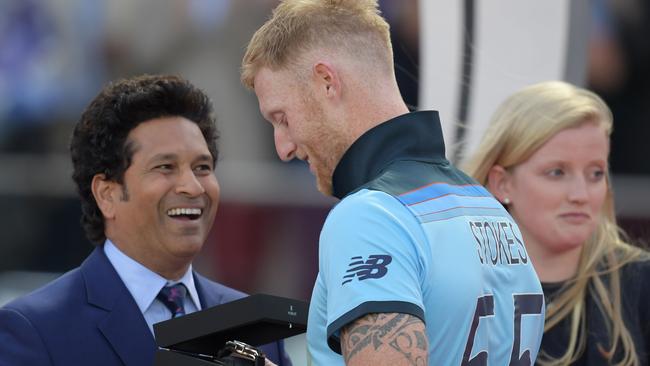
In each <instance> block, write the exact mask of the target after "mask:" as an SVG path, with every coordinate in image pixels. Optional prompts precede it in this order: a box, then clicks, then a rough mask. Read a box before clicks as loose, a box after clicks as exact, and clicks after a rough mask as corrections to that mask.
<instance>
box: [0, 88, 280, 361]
mask: <svg viewBox="0 0 650 366" xmlns="http://www.w3.org/2000/svg"><path fill="white" fill-rule="evenodd" d="M217 135H218V133H217V130H216V126H215V123H214V118H213V116H212V106H211V103H210V101H209V99H208V98H207V96H206V95H205V94H204V93H203V92H202V91H201V90H199V89H197V88H196V87H194V86H193V85H191V84H190V83H188V82H187V81H185V80H183V79H181V78H178V77H173V76H141V77H135V78H132V79H126V80H121V81H119V82H116V83H113V84H110V85H109V86H107V87H106V88H105V89H104V90H102V92H101V93H100V94H99V95H98V96H97V97H96V98H95V99H94V100H93V101H92V102H91V104H90V105H89V106H88V108H87V109H86V111H85V112H84V113H83V115H82V117H81V120H80V121H79V123H78V124H77V125H76V127H75V129H74V133H73V136H72V142H71V145H70V152H71V155H72V162H73V166H74V173H73V179H74V181H75V183H76V185H77V189H78V192H79V195H80V197H81V201H82V211H83V215H82V223H83V226H84V229H85V231H86V235H87V237H88V238H89V239H90V240H91V241H92V242H93V243H95V244H96V246H97V248H96V249H95V250H94V251H93V252H92V254H90V256H89V257H88V258H87V259H86V260H85V261H84V262H83V264H81V266H80V267H79V268H77V269H74V270H72V271H70V272H68V273H66V274H64V275H63V276H61V277H60V278H59V279H57V280H55V281H53V282H52V283H50V284H48V285H46V286H45V287H43V288H40V289H38V290H36V291H35V292H33V293H31V294H29V295H26V296H24V297H22V298H19V299H17V300H15V301H13V302H11V303H9V304H7V305H6V306H5V307H3V308H2V309H0V365H2V366H5V365H66V366H69V365H91V364H92V365H96V366H97V365H133V366H143V365H151V364H152V363H153V357H154V352H155V350H156V349H157V346H156V344H155V341H154V337H153V333H152V332H153V330H152V329H153V324H154V323H157V322H160V321H163V320H167V319H170V318H172V317H177V316H182V315H184V314H186V313H191V312H194V311H198V310H201V309H204V308H207V307H211V306H215V305H218V304H222V303H225V302H228V301H232V300H235V299H237V298H240V297H242V296H244V295H243V294H242V293H240V292H238V291H236V290H233V289H230V288H227V287H225V286H223V285H220V284H218V283H215V282H212V281H210V280H208V279H206V278H204V277H202V276H200V275H199V274H197V273H196V272H194V271H193V270H192V264H191V263H192V260H193V259H194V257H195V256H196V255H197V254H198V253H199V251H200V250H201V248H202V246H203V244H204V242H205V240H206V237H207V235H208V232H209V231H210V228H211V227H212V224H213V222H214V217H215V213H216V211H217V206H218V203H219V184H218V182H217V178H216V176H215V174H214V166H215V162H216V159H217V153H218V151H217V146H216V139H217ZM262 348H263V350H264V351H265V352H266V355H267V357H268V358H269V359H271V360H272V361H273V362H275V363H277V364H278V365H289V364H290V361H289V360H288V357H287V355H286V353H285V352H284V348H283V346H282V344H281V343H274V344H271V345H267V346H264V347H262Z"/></svg>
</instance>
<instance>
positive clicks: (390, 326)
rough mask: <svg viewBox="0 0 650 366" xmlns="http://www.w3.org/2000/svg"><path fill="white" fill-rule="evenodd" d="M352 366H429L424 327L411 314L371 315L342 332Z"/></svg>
mask: <svg viewBox="0 0 650 366" xmlns="http://www.w3.org/2000/svg"><path fill="white" fill-rule="evenodd" d="M341 349H342V352H343V357H344V359H345V363H346V365H348V366H362V365H372V366H379V365H391V366H396V365H427V355H428V349H429V347H428V340H427V337H426V332H425V327H424V323H423V322H422V321H421V320H420V319H419V318H417V317H414V316H412V315H409V314H401V313H388V314H368V315H366V316H364V317H362V318H359V319H357V320H356V321H354V322H353V323H351V324H349V325H347V326H346V327H345V328H343V330H342V331H341Z"/></svg>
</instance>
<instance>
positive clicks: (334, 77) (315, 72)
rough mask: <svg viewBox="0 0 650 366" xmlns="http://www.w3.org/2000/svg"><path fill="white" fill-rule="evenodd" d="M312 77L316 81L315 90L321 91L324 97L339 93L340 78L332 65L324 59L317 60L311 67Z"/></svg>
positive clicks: (338, 94) (335, 95)
mask: <svg viewBox="0 0 650 366" xmlns="http://www.w3.org/2000/svg"><path fill="white" fill-rule="evenodd" d="M312 78H313V80H314V82H315V83H316V88H317V92H321V91H322V92H323V93H324V94H323V95H325V96H326V97H328V98H332V97H338V96H340V95H341V80H340V78H339V74H338V73H337V72H336V69H334V67H333V65H332V64H330V63H329V62H326V61H318V62H316V63H315V64H314V67H313V68H312Z"/></svg>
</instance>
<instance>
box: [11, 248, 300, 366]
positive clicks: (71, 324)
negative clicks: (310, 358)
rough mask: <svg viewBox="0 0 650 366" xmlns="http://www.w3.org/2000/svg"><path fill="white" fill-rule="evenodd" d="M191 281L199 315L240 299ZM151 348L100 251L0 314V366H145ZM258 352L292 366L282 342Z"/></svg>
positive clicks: (151, 355)
mask: <svg viewBox="0 0 650 366" xmlns="http://www.w3.org/2000/svg"><path fill="white" fill-rule="evenodd" d="M194 281H195V282H194V283H195V285H196V289H197V292H198V294H199V299H200V301H201V306H202V308H203V309H205V308H208V307H212V306H215V305H219V304H223V303H226V302H229V301H232V300H235V299H238V298H241V297H243V296H245V294H243V293H241V292H239V291H236V290H233V289H231V288H228V287H225V286H223V285H220V284H218V283H216V282H212V281H210V280H208V279H206V278H205V277H202V276H200V275H198V274H197V273H194ZM157 348H158V347H157V346H156V343H155V341H154V338H153V335H152V334H151V331H149V328H148V326H147V323H146V321H145V319H144V317H143V316H142V313H141V312H140V309H139V308H138V306H137V305H136V303H135V300H134V299H133V297H132V296H131V294H130V293H129V291H128V290H127V288H126V286H125V285H124V283H123V282H122V280H121V279H120V277H119V276H118V274H117V272H116V271H115V269H114V268H113V266H112V265H111V263H110V262H109V261H108V258H107V257H106V255H105V254H104V250H103V249H102V248H96V249H95V250H94V251H93V252H92V253H91V254H90V256H88V258H86V260H85V261H84V262H83V263H82V264H81V266H80V267H79V268H76V269H74V270H72V271H70V272H68V273H66V274H64V275H63V276H61V277H60V278H58V279H57V280H55V281H53V282H51V283H49V284H48V285H46V286H44V287H42V288H40V289H38V290H36V291H34V292H32V293H30V294H29V295H26V296H24V297H21V298H19V299H17V300H14V301H13V302H11V303H9V304H7V305H5V306H4V307H3V308H1V309H0V366H10V365H11V366H41V365H53V366H54V365H57V366H76V365H93V366H104V365H106V366H109V365H110V366H115V365H125V366H147V365H152V364H153V359H154V353H155V351H156V349H157ZM262 348H263V350H264V352H265V353H266V355H267V357H268V358H270V359H271V360H272V361H273V362H275V363H276V364H278V365H282V366H287V365H291V362H290V361H289V358H288V356H287V354H286V352H285V350H284V346H283V343H282V342H281V341H280V342H277V343H272V344H270V345H266V346H263V347H262Z"/></svg>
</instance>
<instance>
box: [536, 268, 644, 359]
mask: <svg viewBox="0 0 650 366" xmlns="http://www.w3.org/2000/svg"><path fill="white" fill-rule="evenodd" d="M620 274H621V276H620V281H621V304H622V308H623V321H624V322H625V326H626V327H627V329H628V330H629V332H630V334H631V336H632V339H633V340H634V345H635V347H636V352H637V355H638V356H639V361H640V365H649V364H650V363H649V362H650V260H645V261H638V262H632V263H628V264H626V265H625V266H623V268H621V270H620ZM606 280H607V279H605V281H606ZM562 285H563V283H542V288H543V290H544V297H545V300H546V303H547V304H548V303H549V301H552V300H553V299H554V298H556V297H557V296H558V295H559V294H560V293H561V292H560V291H561V290H562ZM597 301H598V300H596V299H595V298H594V296H593V295H591V294H588V295H587V301H586V309H587V315H586V319H587V320H586V321H587V327H586V328H587V333H588V335H587V346H586V349H585V352H584V353H583V354H582V356H581V357H580V359H578V360H577V361H576V362H574V363H572V364H571V365H574V366H577V365H589V366H599V365H610V363H608V362H607V359H606V358H605V357H604V356H603V355H602V353H601V351H600V350H599V345H600V346H601V348H602V349H603V350H605V351H606V350H609V349H610V348H611V346H610V340H609V334H608V332H607V327H606V325H605V321H604V318H603V314H602V312H601V311H600V309H599V308H598V304H597ZM570 325H571V321H570V317H565V318H564V319H562V321H561V322H560V323H558V324H557V325H556V326H555V327H553V328H552V329H549V330H548V331H547V332H546V333H544V337H543V338H542V346H541V350H540V355H541V354H542V352H545V353H546V354H548V355H550V356H552V357H553V358H557V357H559V356H561V355H562V354H563V353H564V352H566V350H567V346H568V341H569V334H570ZM621 356H622V354H621V345H620V344H619V346H618V347H617V351H616V356H615V357H614V360H615V361H619V360H620V358H621Z"/></svg>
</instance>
